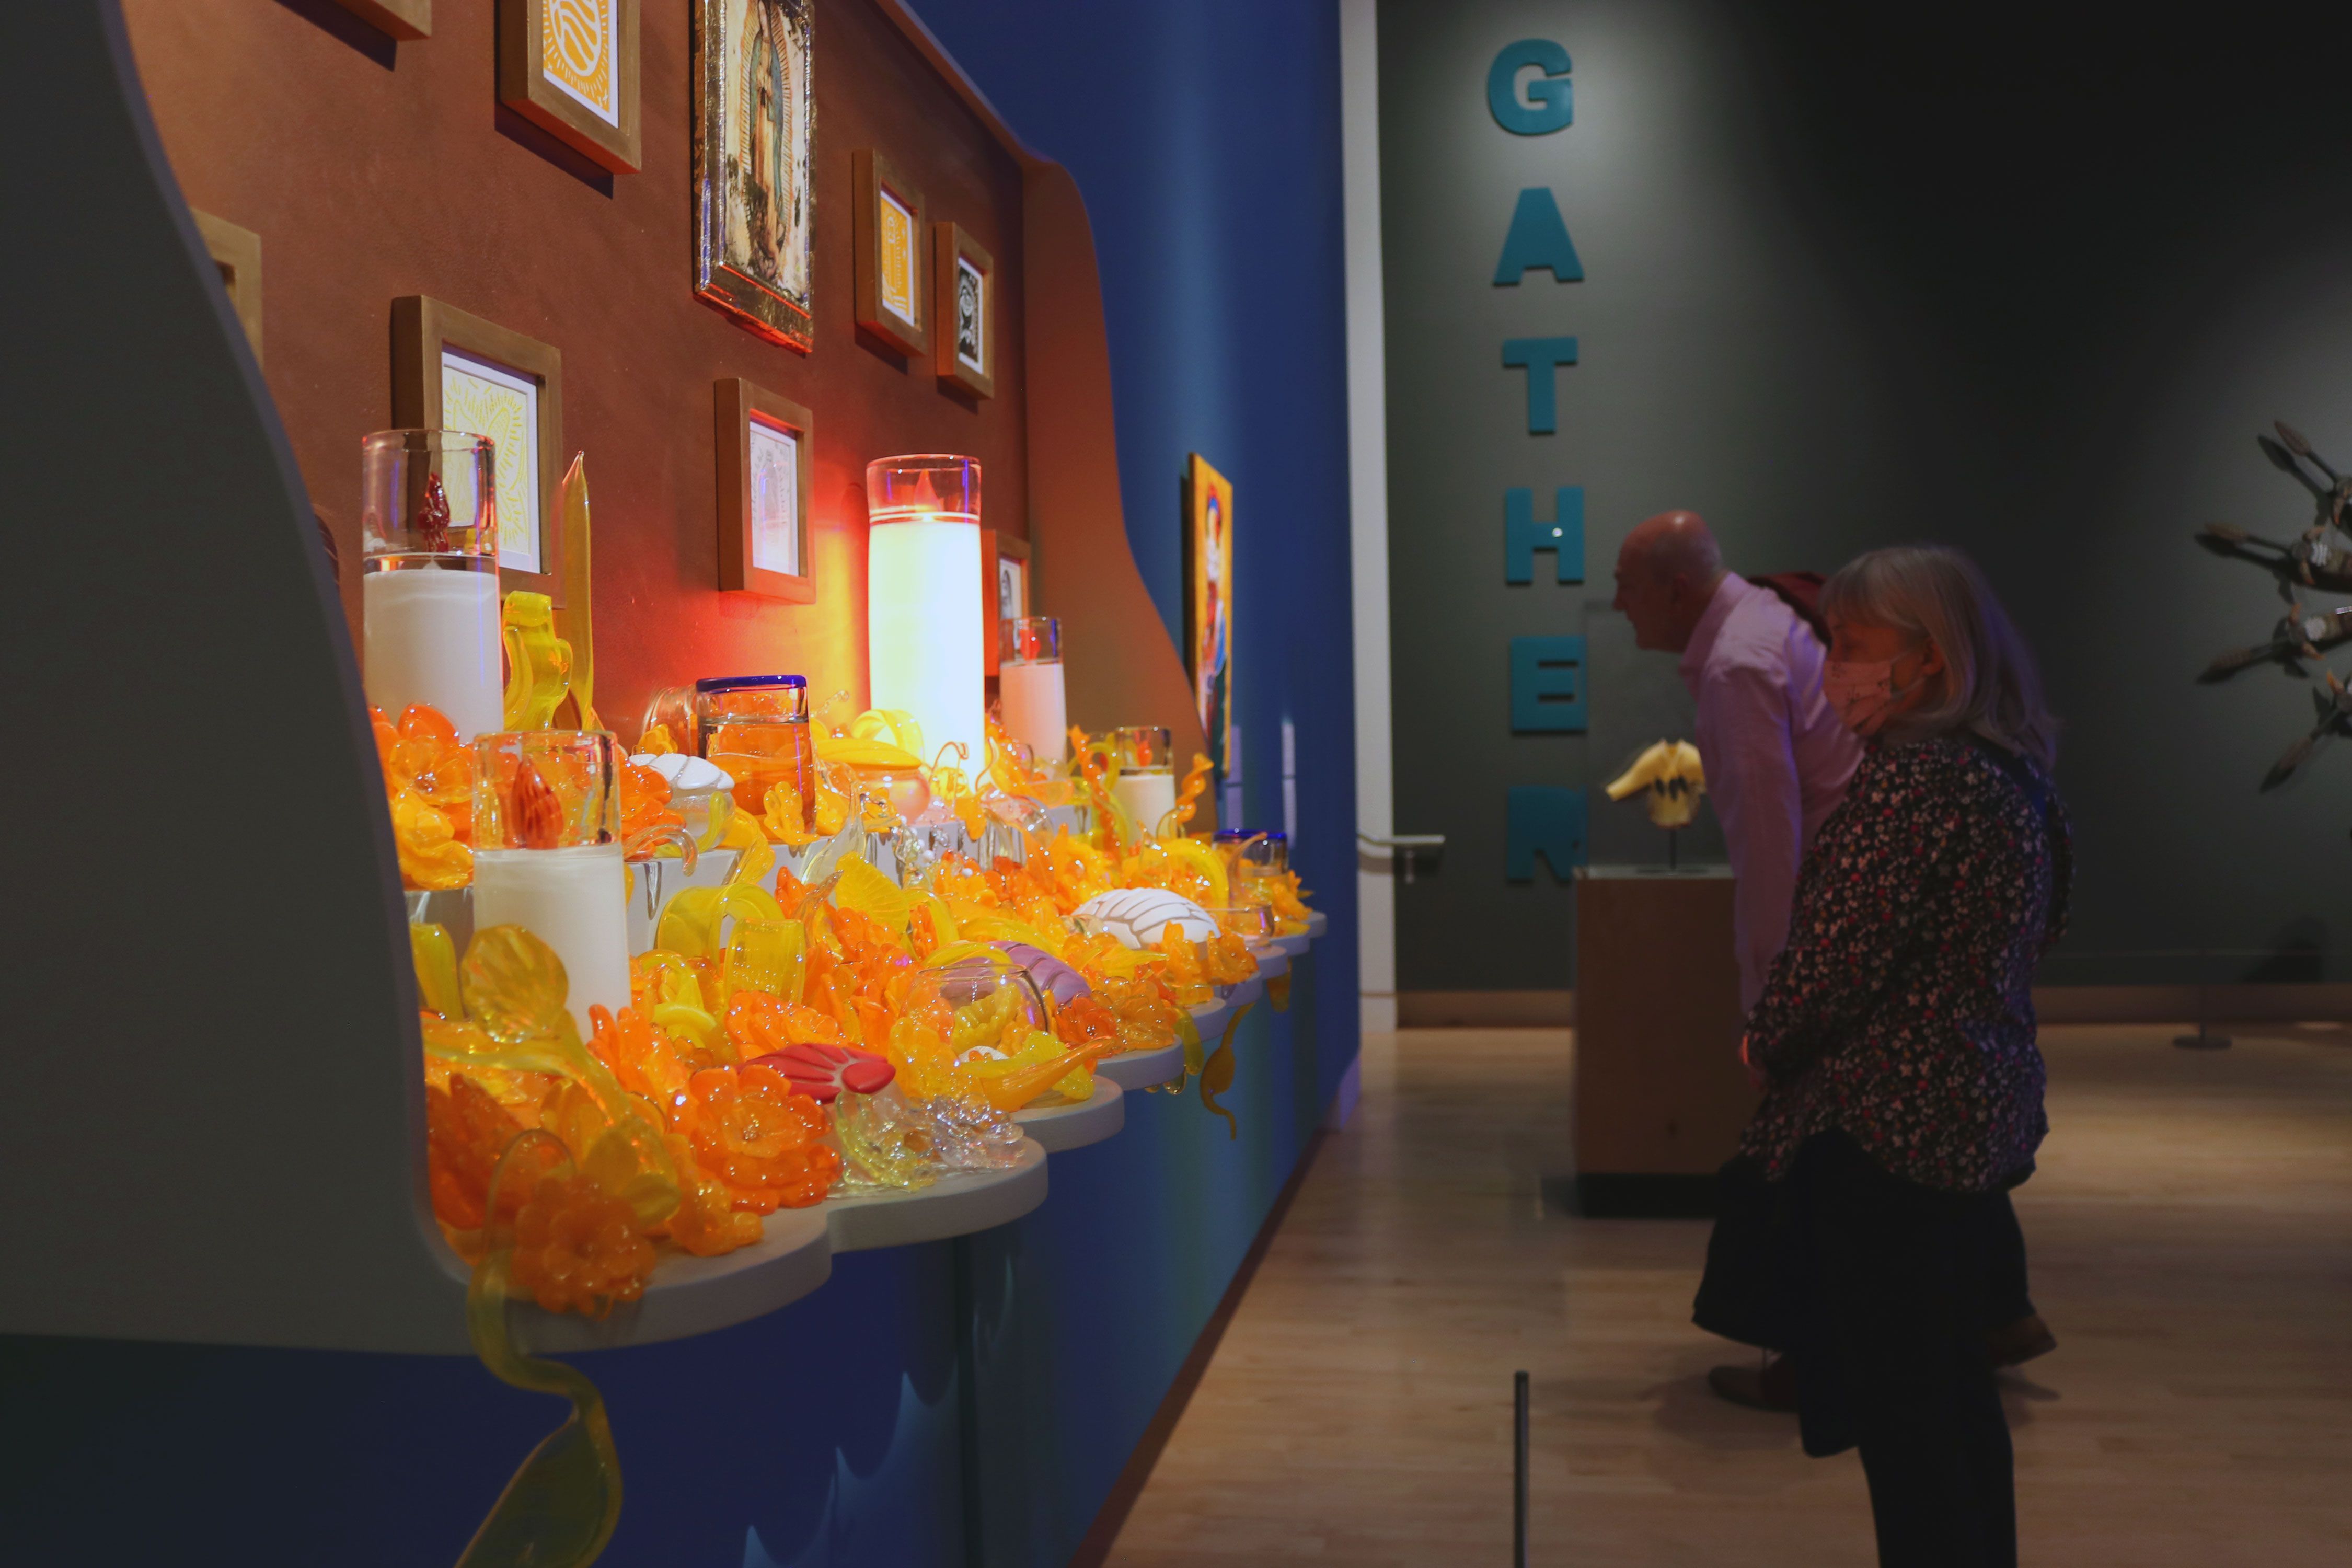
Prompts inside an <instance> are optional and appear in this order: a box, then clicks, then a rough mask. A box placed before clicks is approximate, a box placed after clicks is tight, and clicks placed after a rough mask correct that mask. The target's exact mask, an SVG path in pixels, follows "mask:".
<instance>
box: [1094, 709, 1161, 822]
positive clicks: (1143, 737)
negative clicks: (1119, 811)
mask: <svg viewBox="0 0 2352 1568" xmlns="http://www.w3.org/2000/svg"><path fill="white" fill-rule="evenodd" d="M1170 743H1171V742H1170V741H1169V736H1168V731H1166V730H1163V729H1161V728H1160V727H1159V726H1158V725H1156V724H1130V725H1129V726H1127V727H1126V728H1124V729H1119V730H1114V731H1111V744H1112V745H1113V746H1114V747H1115V748H1116V749H1117V752H1118V781H1117V782H1116V783H1114V784H1112V785H1111V789H1110V794H1111V798H1112V799H1113V800H1115V801H1117V802H1118V804H1119V805H1121V806H1122V807H1124V808H1125V809H1126V811H1127V814H1128V815H1129V816H1132V817H1133V818H1135V826H1137V827H1138V828H1139V829H1140V830H1142V831H1143V832H1145V833H1157V832H1159V830H1160V818H1161V817H1163V816H1167V815H1168V814H1169V813H1170V812H1171V811H1173V810H1175V809H1176V769H1175V760H1174V757H1173V756H1172V755H1171V752H1170V749H1169V748H1170Z"/></svg>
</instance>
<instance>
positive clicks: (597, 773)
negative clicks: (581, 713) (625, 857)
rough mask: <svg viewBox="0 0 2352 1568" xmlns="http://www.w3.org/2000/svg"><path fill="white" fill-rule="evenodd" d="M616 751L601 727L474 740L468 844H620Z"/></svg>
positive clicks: (508, 733) (519, 732) (615, 744)
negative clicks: (470, 838)
mask: <svg viewBox="0 0 2352 1568" xmlns="http://www.w3.org/2000/svg"><path fill="white" fill-rule="evenodd" d="M620 766H621V748H620V745H619V743H618V742H615V741H614V739H613V737H612V736H610V735H608V734H606V733H605V732H604V731H602V730H506V731H499V733H497V734H493V735H483V736H481V737H479V738H478V739H477V740H476V741H475V742H474V847H475V850H476V851H477V854H478V853H479V851H481V850H485V849H491V850H498V849H572V848H578V847H582V846H584V845H596V844H618V843H619V842H620V841H621V792H620Z"/></svg>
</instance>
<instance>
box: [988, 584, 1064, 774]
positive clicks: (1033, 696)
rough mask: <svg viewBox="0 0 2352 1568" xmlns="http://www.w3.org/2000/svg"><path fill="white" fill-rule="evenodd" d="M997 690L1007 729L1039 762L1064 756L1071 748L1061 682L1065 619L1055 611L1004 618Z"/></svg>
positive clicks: (1007, 733) (1009, 737) (1049, 761)
mask: <svg viewBox="0 0 2352 1568" xmlns="http://www.w3.org/2000/svg"><path fill="white" fill-rule="evenodd" d="M997 694H998V696H999V697H1000V698H1001V699H1002V700H1003V706H1004V733H1005V736H1006V738H1007V739H1010V740H1014V741H1018V742H1021V743H1022V744H1024V745H1025V746H1027V747H1028V748H1029V751H1030V753H1031V755H1032V756H1034V758H1035V759H1036V761H1037V762H1038V763H1058V762H1060V761H1062V759H1063V758H1064V757H1066V756H1067V755H1068V754H1069V750H1070V707H1069V699H1068V695H1067V693H1066V690H1065V689H1064V688H1063V685H1062V624H1061V623H1060V622H1059V621H1057V620H1055V619H1054V617H1053V616H1024V617H1022V618H1021V619H1019V620H1013V621H1006V622H1003V637H1002V638H1001V639H1000V647H999V649H998V661H997Z"/></svg>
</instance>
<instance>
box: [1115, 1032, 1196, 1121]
mask: <svg viewBox="0 0 2352 1568" xmlns="http://www.w3.org/2000/svg"><path fill="white" fill-rule="evenodd" d="M1183 1067H1184V1046H1183V1043H1182V1042H1181V1041H1179V1042H1178V1043H1177V1044H1175V1045H1172V1046H1162V1047H1160V1048H1159V1049H1158V1050H1156V1051H1128V1052H1125V1053H1123V1054H1121V1055H1119V1056H1115V1057H1105V1058H1103V1059H1102V1060H1100V1061H1098V1062H1097V1063H1095V1079H1096V1081H1097V1082H1100V1081H1101V1080H1102V1079H1109V1080H1110V1081H1111V1082H1113V1083H1115V1084H1117V1085H1118V1087H1119V1088H1121V1089H1157V1088H1158V1087H1159V1086H1160V1085H1161V1084H1163V1083H1166V1082H1167V1081H1168V1080H1169V1079H1171V1078H1174V1077H1175V1076H1176V1075H1177V1074H1178V1073H1179V1072H1181V1071H1182V1070H1183ZM1120 1114H1121V1115H1125V1114H1126V1113H1125V1112H1124V1111H1122V1112H1121V1113H1120Z"/></svg>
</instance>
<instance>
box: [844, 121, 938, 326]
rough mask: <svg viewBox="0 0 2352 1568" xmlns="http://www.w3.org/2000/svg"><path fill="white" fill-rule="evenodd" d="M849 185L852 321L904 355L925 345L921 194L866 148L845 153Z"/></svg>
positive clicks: (926, 302) (926, 313) (926, 305)
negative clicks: (854, 280) (854, 298)
mask: <svg viewBox="0 0 2352 1568" xmlns="http://www.w3.org/2000/svg"><path fill="white" fill-rule="evenodd" d="M849 188H850V189H851V191H853V192H854V193H856V195H854V197H853V199H854V200H855V201H856V203H857V210H856V213H855V214H853V215H852V222H851V223H850V229H851V231H852V239H853V242H854V248H855V250H856V269H857V324H858V325H859V326H861V327H863V328H865V329H866V331H869V332H872V333H873V334H874V335H875V336H876V337H877V338H879V339H881V340H882V341H883V342H885V343H887V344H888V345H889V346H890V347H892V348H894V349H896V350H898V352H899V353H902V354H905V355H906V356H907V357H908V358H909V359H919V358H921V357H922V355H923V353H924V352H925V351H926V350H927V349H928V348H929V346H930V339H929V333H928V332H926V331H924V321H925V318H926V317H927V316H929V313H930V301H929V300H927V299H926V298H925V297H924V289H923V235H924V233H925V232H926V224H925V220H924V215H923V193H922V192H920V191H919V190H917V189H916V188H915V187H914V186H913V185H912V184H908V181H907V179H906V177H905V176H904V175H902V174H899V173H898V170H897V169H896V168H895V167H893V166H892V164H891V163H890V161H889V160H888V159H887V158H885V157H884V156H883V155H882V154H881V153H877V152H875V151H873V150H872V149H871V148H860V149H859V150H858V151H857V152H856V153H851V154H850V168H849Z"/></svg>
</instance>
